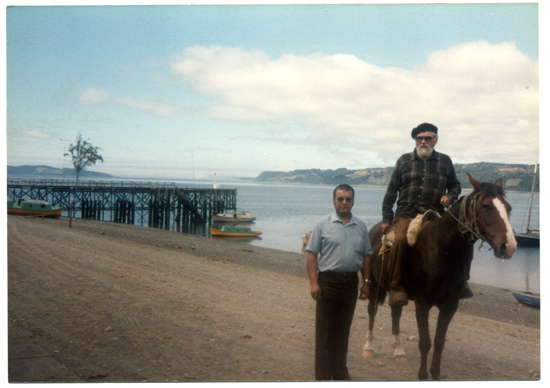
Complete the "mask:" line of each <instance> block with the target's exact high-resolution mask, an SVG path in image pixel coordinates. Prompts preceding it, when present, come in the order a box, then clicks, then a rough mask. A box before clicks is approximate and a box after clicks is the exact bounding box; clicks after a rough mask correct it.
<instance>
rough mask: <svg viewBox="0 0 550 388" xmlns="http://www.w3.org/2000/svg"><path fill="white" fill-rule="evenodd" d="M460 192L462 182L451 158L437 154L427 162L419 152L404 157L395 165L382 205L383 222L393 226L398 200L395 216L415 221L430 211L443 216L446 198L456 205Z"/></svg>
mask: <svg viewBox="0 0 550 388" xmlns="http://www.w3.org/2000/svg"><path fill="white" fill-rule="evenodd" d="M460 191H461V188H460V182H459V180H458V178H457V177H456V173H455V169H454V166H453V162H452V160H451V158H450V157H449V156H447V155H445V154H442V153H439V152H436V151H435V150H434V151H433V154H432V156H431V157H430V158H429V159H428V160H426V161H424V160H422V159H420V157H419V156H418V155H417V153H416V149H415V150H414V151H413V152H411V153H407V154H404V155H402V156H401V157H400V158H399V159H398V160H397V162H396V164H395V169H394V170H393V173H392V176H391V180H390V184H389V185H388V189H387V190H386V195H385V196H384V201H383V202H382V219H383V222H384V223H388V224H391V222H392V221H393V217H394V212H393V205H394V204H395V201H396V200H397V209H396V210H395V216H401V217H404V218H414V217H415V216H416V215H417V214H419V213H423V212H424V211H426V210H428V209H432V210H435V211H437V212H438V213H440V214H443V211H444V209H443V206H442V205H441V203H440V200H441V197H442V196H443V195H445V194H446V195H447V196H449V199H450V201H451V203H453V202H454V201H456V200H457V199H458V196H459V195H460ZM398 193H399V199H398V197H397V195H398Z"/></svg>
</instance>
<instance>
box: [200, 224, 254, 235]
mask: <svg viewBox="0 0 550 388" xmlns="http://www.w3.org/2000/svg"><path fill="white" fill-rule="evenodd" d="M210 234H211V235H212V237H257V236H259V235H260V234H262V232H255V231H253V230H252V229H250V228H243V227H239V226H222V228H221V229H217V228H210Z"/></svg>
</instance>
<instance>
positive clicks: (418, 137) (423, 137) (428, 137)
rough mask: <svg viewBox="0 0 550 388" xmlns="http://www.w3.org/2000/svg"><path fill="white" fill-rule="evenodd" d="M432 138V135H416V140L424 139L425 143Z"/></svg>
mask: <svg viewBox="0 0 550 388" xmlns="http://www.w3.org/2000/svg"><path fill="white" fill-rule="evenodd" d="M433 139H434V138H433V136H417V137H416V141H418V142H422V140H426V143H428V142H430V141H432V140H433Z"/></svg>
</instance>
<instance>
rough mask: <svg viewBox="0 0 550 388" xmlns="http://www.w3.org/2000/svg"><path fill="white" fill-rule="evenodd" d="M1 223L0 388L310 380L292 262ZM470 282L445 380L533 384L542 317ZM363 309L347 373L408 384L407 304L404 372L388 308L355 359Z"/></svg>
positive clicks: (283, 255) (93, 226) (204, 241)
mask: <svg viewBox="0 0 550 388" xmlns="http://www.w3.org/2000/svg"><path fill="white" fill-rule="evenodd" d="M7 224H8V368H9V381H10V382H183V381H187V382H205V381H211V382H232V381H311V380H313V378H314V375H313V358H314V357H313V354H314V331H315V325H314V315H315V303H314V302H313V301H312V299H311V297H310V296H309V288H308V286H309V282H308V281H307V274H306V270H305V256H304V255H303V254H297V253H290V252H285V251H280V250H275V249H270V248H260V247H256V246H250V245H245V244H242V243H235V242H229V241H223V240H219V239H210V238H206V237H199V236H193V235H187V234H183V233H179V232H172V231H167V230H161V229H152V228H147V227H142V226H134V225H126V224H117V223H112V222H105V221H90V220H82V219H73V220H72V225H73V227H72V228H68V226H67V225H68V218H60V219H58V220H53V219H40V218H27V217H18V216H8V223H7ZM29 236H32V238H29ZM471 286H472V289H473V291H474V294H475V296H474V298H472V299H470V300H467V301H463V302H461V304H460V307H459V311H458V312H457V314H456V315H455V318H454V319H453V321H452V322H451V325H450V327H449V333H448V336H447V342H446V346H445V351H444V354H443V364H442V372H443V374H444V379H445V380H458V381H461V380H538V379H540V369H541V368H540V311H539V310H534V309H531V308H529V307H526V306H522V305H519V303H517V302H515V300H510V299H509V298H512V299H513V296H512V295H511V293H510V292H507V291H506V290H501V289H495V288H493V287H484V286H479V287H478V286H477V285H471ZM366 306H367V304H366V303H364V302H362V301H360V302H358V303H357V310H356V315H355V318H354V322H353V325H352V333H351V336H350V350H349V355H348V366H349V368H350V374H351V375H352V378H353V379H354V380H358V381H417V375H416V373H417V367H418V363H419V354H418V347H417V346H418V345H417V338H418V333H417V328H416V323H415V314H414V303H409V305H408V306H406V307H405V308H404V309H403V316H402V320H401V332H402V336H401V340H402V343H403V347H404V348H405V351H406V352H407V358H408V361H409V362H408V363H407V364H400V363H396V362H394V361H393V358H392V348H391V318H390V314H389V312H390V311H389V310H390V309H389V307H388V306H387V303H385V304H384V305H381V306H380V307H379V314H378V316H377V321H376V330H375V331H376V333H375V337H376V350H375V352H376V357H375V358H374V359H372V360H366V359H364V358H362V356H361V354H362V346H363V344H364V341H365V335H366V332H367V323H368V315H367V312H366ZM435 310H436V309H433V310H432V312H433V314H431V318H430V319H432V318H433V319H435V318H436V311H435ZM529 317H530V318H529ZM434 322H435V321H434ZM430 326H431V327H432V336H433V330H434V328H435V323H434V324H433V325H432V324H430Z"/></svg>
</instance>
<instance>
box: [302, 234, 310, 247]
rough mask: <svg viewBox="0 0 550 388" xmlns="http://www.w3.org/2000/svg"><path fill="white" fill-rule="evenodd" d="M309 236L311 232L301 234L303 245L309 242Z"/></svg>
mask: <svg viewBox="0 0 550 388" xmlns="http://www.w3.org/2000/svg"><path fill="white" fill-rule="evenodd" d="M310 237H311V232H309V233H305V234H304V235H303V236H302V242H303V243H304V245H307V243H308V242H309V238H310Z"/></svg>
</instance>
